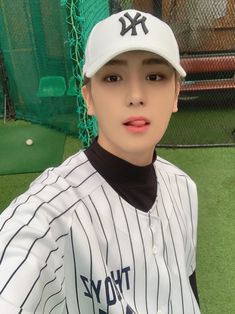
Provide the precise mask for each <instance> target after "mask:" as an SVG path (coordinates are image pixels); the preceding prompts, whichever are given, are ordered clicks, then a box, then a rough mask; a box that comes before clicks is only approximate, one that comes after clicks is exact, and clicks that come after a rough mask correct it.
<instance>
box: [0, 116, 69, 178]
mask: <svg viewBox="0 0 235 314" xmlns="http://www.w3.org/2000/svg"><path fill="white" fill-rule="evenodd" d="M27 139H32V140H33V144H32V145H31V146H29V145H27V144H26V141H27ZM64 141H65V135H64V134H63V133H61V132H58V131H56V130H53V129H50V128H47V127H44V126H40V125H35V124H31V123H25V122H21V123H20V122H19V123H7V124H2V123H1V125H0V149H1V151H0V174H17V173H32V172H40V171H42V170H44V169H46V168H48V167H50V166H57V165H59V164H60V163H61V161H62V157H63V152H64Z"/></svg>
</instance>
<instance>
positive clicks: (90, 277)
mask: <svg viewBox="0 0 235 314" xmlns="http://www.w3.org/2000/svg"><path fill="white" fill-rule="evenodd" d="M154 167H155V171H156V175H157V180H158V182H157V184H158V195H157V198H156V200H155V202H154V205H153V206H152V208H151V209H150V211H149V212H147V213H145V212H143V211H140V210H138V209H136V208H134V207H133V206H132V205H130V204H129V203H128V202H127V201H125V200H124V199H122V198H121V197H120V195H118V193H117V192H116V191H114V190H113V188H112V187H111V186H110V185H109V184H108V183H107V181H105V179H104V178H103V177H102V176H101V175H100V174H99V173H98V172H97V171H96V170H95V169H94V168H93V167H92V165H91V164H90V162H89V160H88V159H87V157H86V155H85V153H84V152H83V151H80V152H79V153H78V154H76V155H74V156H72V157H71V158H69V159H68V160H67V161H65V162H64V163H63V164H62V165H61V166H60V167H57V168H51V169H48V170H46V171H45V172H44V173H43V174H42V175H41V176H40V177H39V178H38V179H36V180H35V181H34V182H33V183H32V184H31V187H30V189H29V190H28V191H27V192H26V193H24V194H22V195H21V196H19V197H18V198H17V199H16V200H14V201H13V202H12V203H11V204H10V206H9V207H8V209H6V210H5V211H4V212H3V214H2V215H1V216H0V309H1V314H15V313H22V314H26V313H27V314H28V313H70V314H71V313H72V314H76V313H77V314H88V313H89V314H90V313H95V314H106V313H110V314H117V313H118V314H120V313H124V314H133V313H139V314H147V313H148V314H153V313H154V314H155V313H156V314H157V313H159V314H160V313H162V314H182V313H184V314H198V313H200V310H199V308H198V304H197V301H196V299H195V297H194V294H193V292H192V290H191V287H190V283H189V276H190V275H191V274H192V273H193V271H194V270H195V247H196V228H197V194H196V187H195V184H194V183H193V181H192V180H191V179H190V178H189V177H188V176H187V175H186V174H185V173H183V172H182V171H181V170H179V169H178V168H176V167H175V166H173V165H172V164H170V163H168V162H167V161H165V160H163V159H161V158H160V157H158V158H157V160H156V161H155V163H154ZM16 291H17V293H16Z"/></svg>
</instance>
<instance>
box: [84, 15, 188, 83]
mask: <svg viewBox="0 0 235 314" xmlns="http://www.w3.org/2000/svg"><path fill="white" fill-rule="evenodd" d="M133 50H143V51H149V52H153V53H155V54H157V55H159V56H160V57H162V58H163V59H165V60H166V61H168V63H169V64H171V65H172V66H173V68H175V70H176V71H177V72H178V73H179V74H180V76H182V77H185V76H186V72H185V71H184V69H183V68H182V66H181V65H180V54H179V47H178V44H177V41H176V38H175V36H174V34H173V31H172V30H171V28H170V27H169V25H167V24H166V23H165V22H163V21H161V20H160V19H158V18H157V17H155V16H153V15H152V14H149V13H144V12H141V11H136V10H125V11H121V12H118V13H116V14H113V15H111V16H109V17H107V18H106V19H104V20H102V21H101V22H99V23H97V24H96V25H95V26H94V28H93V29H92V31H91V33H90V35H89V38H88V40H87V45H86V50H85V63H84V66H83V76H86V77H87V78H90V77H92V76H93V75H94V74H95V73H96V72H97V71H98V70H100V69H101V68H102V66H104V65H105V64H106V63H107V62H108V61H110V60H111V59H113V58H114V57H116V56H117V55H119V54H121V53H124V52H127V51H133Z"/></svg>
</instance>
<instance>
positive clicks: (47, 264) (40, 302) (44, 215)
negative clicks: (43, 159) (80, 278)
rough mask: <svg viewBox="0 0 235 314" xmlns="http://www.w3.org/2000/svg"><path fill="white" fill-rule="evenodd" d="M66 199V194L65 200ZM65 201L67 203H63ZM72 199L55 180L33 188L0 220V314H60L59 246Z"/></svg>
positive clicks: (74, 202) (65, 186) (61, 275)
mask: <svg viewBox="0 0 235 314" xmlns="http://www.w3.org/2000/svg"><path fill="white" fill-rule="evenodd" d="M65 193H66V194H65ZM65 195H66V198H65ZM76 205H77V199H76V197H75V195H74V193H73V192H72V190H71V189H70V187H69V186H68V184H67V183H66V182H65V181H64V180H63V179H61V178H60V177H58V176H56V175H50V176H49V177H48V178H47V180H45V181H44V182H43V183H42V182H37V183H36V184H34V185H33V186H31V188H30V189H29V190H28V191H27V192H26V193H24V194H22V195H21V196H20V197H18V198H17V199H16V200H15V201H13V202H12V204H11V205H10V206H9V207H8V208H7V209H6V210H5V211H4V212H3V213H2V215H1V216H0V309H1V310H0V312H1V313H7V314H15V313H22V314H23V313H25V314H26V313H27V314H28V313H49V312H50V311H51V310H52V309H53V308H55V307H57V310H58V309H60V308H61V311H58V313H63V311H62V309H63V308H64V307H65V292H64V290H65V287H64V285H65V283H64V246H65V241H66V238H67V236H68V234H69V226H70V213H71V210H73V208H74V207H76Z"/></svg>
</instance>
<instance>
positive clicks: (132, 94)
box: [127, 79, 145, 106]
mask: <svg viewBox="0 0 235 314" xmlns="http://www.w3.org/2000/svg"><path fill="white" fill-rule="evenodd" d="M127 94H128V98H127V105H128V106H143V105H145V93H144V88H143V85H142V84H141V83H140V82H139V81H138V80H137V79H134V80H132V81H131V82H130V84H129V86H128V91H127Z"/></svg>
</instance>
